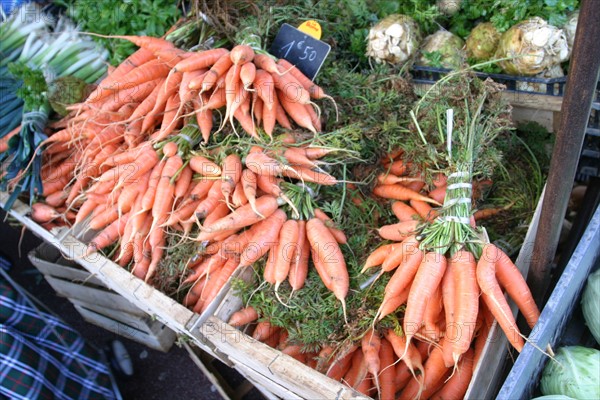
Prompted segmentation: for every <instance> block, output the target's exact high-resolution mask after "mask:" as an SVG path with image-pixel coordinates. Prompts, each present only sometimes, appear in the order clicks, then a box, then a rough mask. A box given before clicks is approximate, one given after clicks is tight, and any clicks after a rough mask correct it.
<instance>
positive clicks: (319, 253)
mask: <svg viewBox="0 0 600 400" xmlns="http://www.w3.org/2000/svg"><path fill="white" fill-rule="evenodd" d="M306 236H307V237H308V240H309V242H310V246H311V249H312V251H313V253H314V254H315V255H316V258H317V259H318V260H320V261H321V262H323V264H324V265H325V268H326V273H327V275H328V276H329V278H330V279H331V287H332V289H331V291H332V292H333V294H334V295H335V297H336V298H337V299H338V300H340V302H341V303H342V311H343V313H344V319H345V320H346V300H345V298H346V295H347V294H348V289H349V284H350V278H349V276H348V270H347V268H346V261H345V259H344V255H343V254H342V252H341V250H340V247H339V245H338V244H337V242H336V240H335V237H334V236H333V235H332V234H331V232H330V231H329V229H327V227H326V226H325V224H324V223H323V221H321V220H320V219H318V218H311V219H310V220H309V221H308V222H307V223H306Z"/></svg>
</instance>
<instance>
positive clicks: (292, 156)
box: [283, 147, 318, 168]
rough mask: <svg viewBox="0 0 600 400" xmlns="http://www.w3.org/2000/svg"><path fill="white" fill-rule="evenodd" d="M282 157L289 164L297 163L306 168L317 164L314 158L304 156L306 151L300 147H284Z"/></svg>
mask: <svg viewBox="0 0 600 400" xmlns="http://www.w3.org/2000/svg"><path fill="white" fill-rule="evenodd" d="M283 157H285V159H286V160H287V162H288V164H290V165H299V166H303V167H307V168H316V167H317V166H318V165H317V163H316V162H315V161H314V160H311V159H310V158H308V157H307V156H306V151H305V149H303V148H300V147H290V148H287V149H285V151H284V152H283Z"/></svg>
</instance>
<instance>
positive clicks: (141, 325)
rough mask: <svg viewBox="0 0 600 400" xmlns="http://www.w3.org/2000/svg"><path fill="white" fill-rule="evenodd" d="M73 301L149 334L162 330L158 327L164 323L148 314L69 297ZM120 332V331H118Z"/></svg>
mask: <svg viewBox="0 0 600 400" xmlns="http://www.w3.org/2000/svg"><path fill="white" fill-rule="evenodd" d="M69 300H70V301H71V303H73V304H77V305H78V306H81V307H85V308H87V309H88V310H91V311H94V312H96V313H98V314H101V315H104V316H105V317H108V318H110V319H113V320H115V321H117V322H121V323H122V324H124V325H128V326H130V327H132V328H134V329H135V330H138V331H142V332H145V333H147V334H149V335H153V334H155V333H156V332H160V330H159V329H157V328H156V327H160V326H162V325H163V324H162V323H161V322H160V321H153V320H151V319H150V318H149V317H148V316H147V315H145V314H144V315H142V316H138V315H132V314H129V313H126V312H123V311H119V310H113V309H110V308H106V307H102V306H100V305H97V304H93V303H88V302H85V301H81V300H77V299H69ZM117 333H118V332H117Z"/></svg>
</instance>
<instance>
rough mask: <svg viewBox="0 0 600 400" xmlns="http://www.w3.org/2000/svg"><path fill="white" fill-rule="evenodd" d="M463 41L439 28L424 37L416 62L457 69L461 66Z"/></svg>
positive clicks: (463, 57) (463, 56) (463, 55)
mask: <svg viewBox="0 0 600 400" xmlns="http://www.w3.org/2000/svg"><path fill="white" fill-rule="evenodd" d="M464 45H465V42H464V41H463V40H462V39H461V38H460V37H458V36H456V35H455V34H453V33H451V32H448V31H446V30H439V31H437V32H435V33H434V34H432V35H429V36H427V37H426V38H425V40H424V41H423V43H422V44H421V49H420V50H419V57H418V58H417V63H418V64H420V65H427V66H432V67H443V68H450V69H458V68H460V67H461V66H462V64H463V62H464V59H465V54H464V52H463V50H462V48H463V47H464Z"/></svg>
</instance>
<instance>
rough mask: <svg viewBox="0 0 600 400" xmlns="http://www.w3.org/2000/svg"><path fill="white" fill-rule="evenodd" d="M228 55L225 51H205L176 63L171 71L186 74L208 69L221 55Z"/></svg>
mask: <svg viewBox="0 0 600 400" xmlns="http://www.w3.org/2000/svg"><path fill="white" fill-rule="evenodd" d="M225 54H229V51H228V50H227V49H211V50H205V51H201V52H198V53H195V54H193V55H191V56H190V57H188V58H186V59H184V60H182V61H180V62H178V63H177V64H176V65H175V66H174V67H173V69H172V70H171V72H172V73H175V72H188V71H194V70H198V69H202V68H208V67H209V66H211V65H213V64H214V63H215V62H216V61H217V60H219V58H221V57H222V56H223V55H225Z"/></svg>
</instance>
